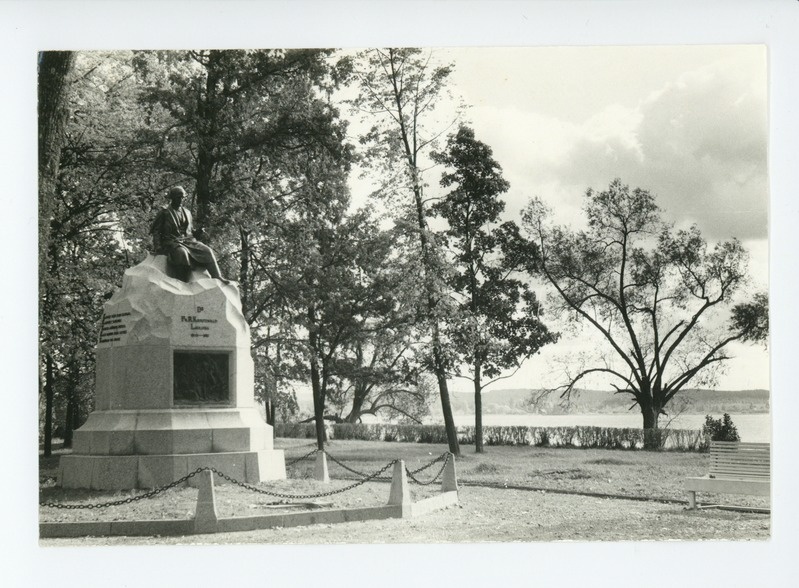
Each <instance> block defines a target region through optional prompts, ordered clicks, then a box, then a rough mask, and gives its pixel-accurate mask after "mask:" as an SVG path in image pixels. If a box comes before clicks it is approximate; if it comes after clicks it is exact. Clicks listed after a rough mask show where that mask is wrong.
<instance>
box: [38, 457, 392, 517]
mask: <svg viewBox="0 0 799 588" xmlns="http://www.w3.org/2000/svg"><path fill="white" fill-rule="evenodd" d="M306 457H307V456H306ZM395 463H397V460H396V459H395V460H392V461H390V462H388V463H387V464H386V465H385V466H383V467H382V468H380V469H379V470H377V471H376V472H374V473H372V474H364V477H363V479H361V480H358V481H357V482H355V483H354V484H350V485H349V486H345V487H344V488H338V489H335V490H329V491H327V492H316V493H313V494H286V493H283V492H275V491H271V490H266V489H264V488H258V487H256V486H253V485H251V484H247V483H246V482H241V481H240V480H237V479H235V478H233V477H231V476H228V475H227V474H225V473H223V472H220V471H219V470H217V469H216V468H212V467H204V468H197V469H196V470H194V471H193V472H191V473H190V474H187V475H185V476H183V477H182V478H179V479H177V480H175V481H174V482H170V483H169V484H166V485H164V486H159V487H157V488H153V489H152V490H150V491H149V492H145V493H143V494H138V495H136V496H129V497H127V498H123V499H120V500H111V501H109V502H99V503H95V504H63V503H59V502H40V503H39V506H43V507H47V508H57V509H63V510H77V509H88V510H92V509H95V508H96V509H100V508H108V507H111V506H121V505H123V504H130V503H132V502H136V501H139V500H146V499H148V498H153V497H154V496H157V495H159V494H161V493H162V492H166V491H167V490H171V489H172V488H175V487H176V486H179V485H181V484H183V483H184V482H186V481H188V480H189V479H191V478H193V477H194V476H196V475H197V474H199V473H200V472H203V471H209V472H212V473H214V474H216V475H217V476H219V477H220V478H222V479H223V480H226V481H228V482H230V483H231V484H235V485H236V486H240V487H241V488H245V489H247V490H250V491H251V492H257V493H258V494H266V495H268V496H274V497H276V498H284V499H288V500H297V499H309V498H323V497H326V496H333V495H334V494H341V493H343V492H347V491H348V490H352V489H353V488H357V487H358V486H361V485H362V484H365V483H366V482H369V481H371V480H374V479H377V478H381V477H382V476H383V474H384V473H385V472H386V470H388V469H389V468H391V467H392V466H393V465H394V464H395Z"/></svg>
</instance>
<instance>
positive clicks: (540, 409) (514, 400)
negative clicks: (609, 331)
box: [452, 388, 769, 414]
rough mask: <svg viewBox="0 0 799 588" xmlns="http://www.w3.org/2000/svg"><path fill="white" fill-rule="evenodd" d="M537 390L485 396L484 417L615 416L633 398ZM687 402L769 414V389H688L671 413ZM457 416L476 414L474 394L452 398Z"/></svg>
mask: <svg viewBox="0 0 799 588" xmlns="http://www.w3.org/2000/svg"><path fill="white" fill-rule="evenodd" d="M534 393H536V395H537V393H538V390H532V389H528V388H515V389H506V390H494V391H489V392H484V393H483V412H484V413H485V414H525V413H532V414H595V413H596V414H614V413H626V412H627V411H628V409H629V408H630V399H629V397H628V396H626V395H621V394H615V393H613V392H612V391H606V390H580V391H578V392H577V393H575V394H573V395H572V398H571V400H570V402H569V403H568V404H564V403H563V400H561V399H560V398H559V397H558V395H557V394H550V395H548V396H546V397H544V398H542V399H540V400H539V401H538V402H537V403H535V404H531V402H530V399H531V398H532V397H533V395H534ZM681 403H686V407H685V410H684V411H683V412H685V413H686V414H721V413H724V412H727V413H730V414H752V413H765V412H769V391H768V390H736V391H729V390H686V391H685V392H682V393H681V394H680V395H679V396H678V397H676V400H675V403H674V404H673V405H670V408H671V409H672V410H676V408H677V407H678V406H679V405H680V404H681ZM452 407H453V410H454V412H455V413H460V414H470V413H473V412H474V396H473V394H472V393H471V392H455V393H453V395H452Z"/></svg>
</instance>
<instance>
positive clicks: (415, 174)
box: [341, 48, 460, 455]
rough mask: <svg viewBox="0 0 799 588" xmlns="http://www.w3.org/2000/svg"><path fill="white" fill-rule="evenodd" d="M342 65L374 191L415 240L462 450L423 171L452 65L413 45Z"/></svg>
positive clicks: (441, 379)
mask: <svg viewBox="0 0 799 588" xmlns="http://www.w3.org/2000/svg"><path fill="white" fill-rule="evenodd" d="M341 69H342V70H343V71H347V72H348V75H350V76H351V77H353V78H354V79H356V80H357V81H358V96H357V98H356V99H355V100H353V102H352V104H353V107H354V109H355V111H356V112H360V113H363V114H364V117H365V118H366V119H367V120H368V122H369V124H370V125H371V127H370V129H369V131H368V132H367V133H366V134H365V135H363V136H362V137H361V144H362V146H363V150H362V157H363V159H362V162H363V163H364V164H365V165H368V166H370V167H371V168H372V169H373V170H374V171H376V172H379V173H378V174H377V175H378V177H381V178H382V179H383V185H382V186H381V189H380V190H379V191H378V192H379V193H380V194H381V195H382V196H383V197H384V198H385V199H386V200H387V201H388V202H389V203H390V205H391V207H392V208H393V209H394V210H395V218H394V220H395V222H397V224H398V226H400V227H404V228H405V229H406V230H407V231H408V234H409V235H413V236H414V237H416V238H417V239H418V247H419V257H420V259H421V270H422V271H421V272H420V275H419V278H420V280H419V281H417V282H416V283H417V284H418V286H419V290H420V291H421V292H423V293H424V297H423V298H422V299H421V300H420V302H421V305H420V306H419V308H418V309H417V312H418V316H419V318H420V319H421V321H422V322H423V324H424V326H425V327H426V330H427V331H428V336H429V350H428V352H427V353H426V354H425V355H426V363H427V365H428V366H429V369H430V371H431V372H432V373H433V374H435V377H436V380H437V382H438V388H439V396H440V398H441V409H442V413H443V417H444V423H445V426H446V428H447V431H448V433H449V448H450V451H451V452H452V453H453V454H455V455H459V454H460V448H459V447H458V439H457V435H456V432H455V422H454V419H453V417H452V408H451V406H450V399H449V389H448V385H447V377H448V375H449V373H448V370H449V368H450V367H451V358H450V357H448V346H447V345H445V342H444V336H443V334H442V330H441V317H442V316H443V315H444V314H446V312H447V311H448V307H447V304H446V296H445V291H444V289H443V287H442V282H441V278H442V276H443V274H444V273H445V271H446V269H445V267H444V266H443V264H442V260H441V257H440V255H439V251H438V248H437V246H436V243H435V241H434V239H433V238H432V235H431V234H430V231H429V228H428V226H427V221H426V218H425V208H426V205H427V204H426V201H425V198H424V180H423V178H422V172H423V169H424V167H425V156H426V154H427V152H429V151H430V150H431V149H432V148H433V147H434V145H435V142H436V140H437V139H438V137H439V136H440V135H441V134H443V132H445V130H446V128H444V130H439V129H440V128H441V127H440V121H436V117H435V115H436V107H437V106H438V105H439V104H440V102H441V101H442V99H443V98H445V96H446V94H447V81H448V78H449V75H450V73H451V71H452V68H451V66H449V65H441V64H437V63H436V60H435V59H434V58H433V54H432V52H429V51H422V50H421V49H415V48H401V49H397V48H389V49H372V50H369V51H365V52H362V53H360V54H359V55H358V56H357V57H356V58H355V59H351V58H347V59H345V60H343V62H342V64H341Z"/></svg>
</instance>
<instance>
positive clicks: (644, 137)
mask: <svg viewBox="0 0 799 588" xmlns="http://www.w3.org/2000/svg"><path fill="white" fill-rule="evenodd" d="M437 58H439V59H441V60H442V61H450V62H452V63H453V64H454V66H455V67H454V71H453V73H452V75H451V84H450V87H451V90H452V92H453V94H454V96H455V97H456V98H457V97H459V98H460V99H461V100H462V101H463V103H464V104H465V105H466V107H467V108H466V110H465V112H464V114H463V120H464V122H467V123H468V124H470V125H471V126H472V127H473V128H474V130H475V135H476V137H477V139H479V140H481V141H483V142H485V143H487V144H488V145H490V146H491V148H492V149H493V152H494V157H495V159H496V160H497V161H498V162H499V163H500V165H501V166H502V169H503V174H504V176H505V178H506V179H507V180H508V181H509V182H510V184H511V188H510V190H509V191H508V193H507V194H505V195H504V199H505V200H506V202H507V207H506V212H505V217H506V218H507V219H510V220H516V221H517V222H518V221H519V212H520V211H521V209H522V208H523V207H524V206H525V205H526V204H527V202H528V201H529V199H530V198H531V197H532V196H538V197H540V198H542V199H543V200H544V201H546V202H547V203H548V204H549V205H550V206H551V208H552V209H553V212H554V214H555V217H556V219H557V220H558V221H559V222H562V223H568V224H572V225H574V224H575V223H579V222H580V219H581V201H582V198H583V195H584V193H585V191H586V189H587V188H589V187H590V188H594V189H599V190H601V189H603V188H606V187H607V186H608V185H609V183H610V182H611V181H612V180H613V178H615V177H620V178H621V179H622V180H623V181H624V182H625V183H627V184H629V185H631V186H639V187H642V188H646V189H648V190H649V191H650V192H652V193H653V194H654V195H655V196H656V198H657V202H658V204H659V206H660V207H661V208H662V209H663V214H664V216H665V218H666V219H667V220H670V221H671V222H673V223H674V224H675V226H677V227H679V228H684V227H688V226H690V225H691V224H694V223H695V224H697V225H698V227H699V228H700V230H701V231H702V233H703V235H704V236H705V237H706V238H707V239H708V240H710V241H721V240H727V239H730V238H732V237H735V238H738V239H740V240H741V241H742V242H743V243H744V245H745V247H746V248H747V250H748V251H749V252H750V256H751V257H750V275H751V277H752V283H751V286H750V291H756V290H765V289H767V288H768V267H769V264H768V208H769V207H768V204H769V193H768V189H769V183H768V172H767V169H768V165H767V164H768V162H767V146H768V117H767V113H768V93H767V71H768V70H767V52H766V47H765V46H764V45H703V46H700V45H689V46H678V45H674V46H654V47H645V46H626V47H621V46H618V47H537V48H530V47H527V48H499V47H494V48H447V49H442V50H438V51H437ZM443 118H446V117H443ZM438 173H439V170H432V172H431V174H430V175H429V176H428V177H427V182H428V184H434V183H435V182H436V181H437V174H438ZM353 190H354V191H355V192H358V191H361V192H362V191H363V186H362V185H361V184H360V183H359V182H358V181H354V182H353ZM428 193H430V192H429V191H428ZM357 196H358V194H356V197H357ZM597 343H598V339H597V338H595V337H594V336H593V334H592V333H590V332H588V331H583V332H582V333H581V334H580V335H579V336H577V337H569V336H566V337H564V338H563V339H562V340H561V341H560V342H559V343H558V344H557V345H555V346H550V347H549V348H545V349H544V350H543V351H542V354H541V356H538V357H536V358H534V359H533V360H531V361H528V362H527V364H526V365H525V366H524V367H523V368H522V369H521V370H519V371H518V372H517V373H516V375H515V376H514V377H512V378H508V379H506V380H503V381H502V382H501V383H498V384H497V387H498V388H505V387H511V388H516V387H539V386H549V385H552V384H554V383H555V381H554V380H553V378H555V379H557V375H556V371H553V370H555V367H554V366H555V363H553V362H554V361H555V359H556V358H557V357H559V356H562V355H564V354H571V353H577V352H580V351H582V350H588V349H590V348H591V347H593V346H595V345H596V344H597ZM730 351H731V353H732V355H733V356H734V359H733V360H731V361H729V362H728V364H727V369H726V374H723V375H722V376H721V377H720V378H719V380H718V383H717V386H718V388H719V389H730V390H737V389H749V388H769V363H768V352H767V351H766V350H765V348H764V347H763V346H762V345H760V346H757V345H756V346H752V345H733V346H731V347H730ZM591 385H592V386H595V387H607V383H606V382H603V381H601V380H595V381H593V382H592V384H591ZM453 386H454V387H455V389H468V387H469V384H468V382H465V381H464V380H455V381H454V382H453Z"/></svg>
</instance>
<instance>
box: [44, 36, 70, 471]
mask: <svg viewBox="0 0 799 588" xmlns="http://www.w3.org/2000/svg"><path fill="white" fill-rule="evenodd" d="M74 62H75V55H74V53H72V52H71V51H46V52H43V53H40V54H39V87H38V97H39V108H38V114H39V120H38V125H39V267H40V268H42V269H40V273H39V278H40V280H39V286H40V289H42V286H43V284H42V279H43V277H44V275H45V274H44V271H43V268H45V267H47V263H48V261H47V259H48V258H47V255H48V251H49V248H50V241H51V235H50V224H51V222H52V213H53V199H54V198H55V193H56V180H57V178H58V170H59V166H60V164H61V150H62V148H63V146H64V141H65V132H64V131H65V125H66V119H67V115H68V107H67V91H68V77H69V73H70V71H71V70H72V67H73V65H74ZM39 319H40V321H41V320H42V315H41V314H40V316H39ZM44 362H45V364H46V367H45V369H44V382H42V379H41V377H40V378H39V387H40V389H41V390H40V392H44V396H45V409H44V411H45V426H44V454H45V455H46V456H49V455H50V454H51V451H52V430H53V402H54V394H55V392H54V381H53V378H54V365H53V358H52V355H51V354H49V353H47V351H45V353H44Z"/></svg>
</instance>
